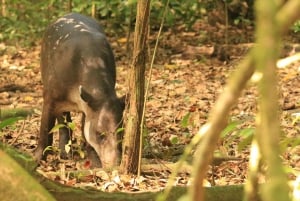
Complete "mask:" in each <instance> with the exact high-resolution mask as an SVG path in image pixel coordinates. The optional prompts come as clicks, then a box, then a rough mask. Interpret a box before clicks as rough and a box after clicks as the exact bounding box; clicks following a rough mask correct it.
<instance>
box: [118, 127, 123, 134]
mask: <svg viewBox="0 0 300 201" xmlns="http://www.w3.org/2000/svg"><path fill="white" fill-rule="evenodd" d="M124 130H125V128H118V129H117V131H116V133H117V134H119V133H121V132H123V131H124Z"/></svg>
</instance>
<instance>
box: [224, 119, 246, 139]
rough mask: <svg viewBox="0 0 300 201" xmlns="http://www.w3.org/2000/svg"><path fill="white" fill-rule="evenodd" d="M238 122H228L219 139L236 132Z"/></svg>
mask: <svg viewBox="0 0 300 201" xmlns="http://www.w3.org/2000/svg"><path fill="white" fill-rule="evenodd" d="M240 123H241V122H240V121H233V122H230V123H229V124H228V125H227V127H226V128H225V129H224V130H223V131H222V133H221V138H224V137H225V136H227V135H228V134H230V133H232V132H233V131H234V130H236V128H237V126H238V125H239V124H240Z"/></svg>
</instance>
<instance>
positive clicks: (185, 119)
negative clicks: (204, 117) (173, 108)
mask: <svg viewBox="0 0 300 201" xmlns="http://www.w3.org/2000/svg"><path fill="white" fill-rule="evenodd" d="M190 116H191V113H190V112H188V113H187V114H186V115H184V117H183V119H182V120H181V126H182V127H183V128H186V127H188V125H189V119H190Z"/></svg>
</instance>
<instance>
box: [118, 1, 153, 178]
mask: <svg viewBox="0 0 300 201" xmlns="http://www.w3.org/2000/svg"><path fill="white" fill-rule="evenodd" d="M149 13H150V0H147V1H145V0H139V1H138V5H137V16H136V25H135V35H134V47H133V60H132V64H131V68H130V77H129V90H130V92H131V93H130V100H129V108H127V112H126V114H127V117H126V119H125V121H126V125H125V135H124V140H123V153H122V161H121V167H120V170H121V172H123V173H125V174H126V173H134V174H136V173H137V172H138V169H139V168H138V166H139V164H140V158H141V157H140V154H139V152H140V145H141V136H142V130H143V128H142V126H143V125H141V120H142V114H143V105H144V88H145V60H146V41H147V33H148V31H147V30H148V21H149V20H148V19H149Z"/></svg>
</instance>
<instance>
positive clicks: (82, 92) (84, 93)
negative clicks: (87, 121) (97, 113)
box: [79, 85, 93, 104]
mask: <svg viewBox="0 0 300 201" xmlns="http://www.w3.org/2000/svg"><path fill="white" fill-rule="evenodd" d="M79 94H80V97H81V99H82V100H84V102H86V103H87V104H90V103H92V102H93V97H92V96H91V95H90V94H89V93H88V92H87V91H86V90H85V89H84V88H83V87H82V86H81V85H80V86H79Z"/></svg>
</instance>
